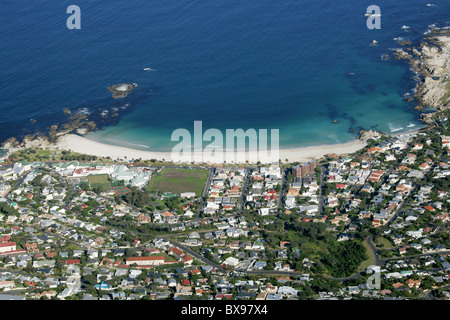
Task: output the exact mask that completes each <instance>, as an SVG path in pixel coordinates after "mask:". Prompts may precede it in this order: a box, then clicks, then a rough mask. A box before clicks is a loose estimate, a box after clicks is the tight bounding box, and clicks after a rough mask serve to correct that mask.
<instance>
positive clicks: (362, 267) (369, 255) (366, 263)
mask: <svg viewBox="0 0 450 320" xmlns="http://www.w3.org/2000/svg"><path fill="white" fill-rule="evenodd" d="M362 244H363V246H364V248H366V254H367V259H366V260H364V261H363V262H361V264H360V265H359V267H358V272H361V271H364V270H366V269H367V268H368V267H369V266H371V265H374V264H375V255H374V253H373V252H372V250H370V247H369V245H368V244H367V242H366V241H363V242H362Z"/></svg>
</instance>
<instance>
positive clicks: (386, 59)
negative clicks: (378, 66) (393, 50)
mask: <svg viewBox="0 0 450 320" xmlns="http://www.w3.org/2000/svg"><path fill="white" fill-rule="evenodd" d="M381 60H383V61H388V60H389V55H388V54H387V53H384V54H382V55H381Z"/></svg>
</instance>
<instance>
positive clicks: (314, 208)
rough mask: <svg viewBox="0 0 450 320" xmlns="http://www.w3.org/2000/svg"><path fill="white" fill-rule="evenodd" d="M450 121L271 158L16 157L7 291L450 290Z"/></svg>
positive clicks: (296, 295) (178, 295)
mask: <svg viewBox="0 0 450 320" xmlns="http://www.w3.org/2000/svg"><path fill="white" fill-rule="evenodd" d="M448 124H449V122H448V115H447V114H440V115H438V118H437V119H436V125H435V126H434V127H432V128H428V129H427V130H421V131H418V132H414V133H408V134H402V135H396V136H388V135H379V136H378V137H377V138H376V139H371V140H369V141H368V145H367V147H366V148H364V149H363V150H360V151H358V152H356V153H354V154H346V155H335V154H328V155H326V156H324V157H323V158H321V159H316V160H311V161H310V162H308V163H283V162H282V161H281V160H280V163H277V164H273V165H270V166H269V165H266V166H264V165H251V164H245V165H244V164H242V165H236V166H232V165H225V164H224V165H220V166H218V165H216V166H206V165H205V166H199V165H197V166H193V165H192V166H185V165H184V166H182V165H176V164H164V165H162V164H155V163H153V164H152V163H151V162H143V161H139V159H133V160H130V161H127V162H123V163H118V162H117V161H100V160H99V159H89V158H82V157H79V159H77V158H76V157H75V156H74V157H73V159H67V160H65V159H60V160H56V159H42V160H41V161H31V160H32V159H34V160H35V158H33V157H32V156H34V155H35V154H36V153H38V154H39V150H38V151H36V150H25V151H22V152H18V153H13V154H9V155H7V156H5V157H4V159H3V160H2V161H3V162H2V163H1V165H0V270H1V272H0V291H1V294H2V295H8V296H14V297H16V298H21V299H60V300H69V299H77V300H80V299H82V300H140V299H188V300H193V299H207V300H225V299H230V300H284V299H321V300H323V299H449V298H450V288H449V278H450V238H449V226H448V221H449V215H448V209H449V199H450V197H449V190H450V188H449V177H448V176H449V172H450V170H449V167H450V164H449V155H450V149H449V140H450V130H449V128H448ZM62 157H65V158H68V157H70V155H67V154H66V155H64V156H62ZM174 177H175V179H174ZM373 279H377V280H378V284H377V285H372V283H373V282H372V280H373Z"/></svg>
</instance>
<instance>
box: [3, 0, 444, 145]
mask: <svg viewBox="0 0 450 320" xmlns="http://www.w3.org/2000/svg"><path fill="white" fill-rule="evenodd" d="M429 2H432V3H434V4H435V6H426V4H427V3H429ZM71 4H76V5H78V6H79V7H80V8H81V30H68V29H67V27H66V19H67V18H68V17H69V15H68V14H66V8H67V7H68V6H69V5H71ZM371 4H377V5H378V6H380V8H381V14H382V18H381V29H380V30H369V29H367V27H366V17H364V14H365V13H366V9H367V7H368V6H369V5H371ZM449 9H450V6H449V3H448V1H446V0H426V1H419V0H398V1H395V2H394V1H391V0H379V1H376V3H373V1H361V0H359V1H357V0H352V1H345V2H344V1H339V2H337V1H331V0H323V1H303V0H283V1H273V0H239V1H237V0H210V1H207V0H197V1H195V0H183V1H182V0H176V1H169V0H149V1H145V0H126V1H125V0H121V1H118V0H108V1H92V0H89V1H88V0H75V1H74V0H71V1H65V0H61V1H39V0H20V1H9V0H2V1H1V2H0V75H1V86H0V114H1V118H0V128H1V130H0V140H4V139H6V138H8V137H10V136H20V135H24V134H26V133H30V132H35V131H36V130H42V129H44V128H46V127H49V126H50V125H52V124H58V123H61V121H63V120H64V119H65V115H64V113H63V108H70V109H71V110H72V111H73V112H76V111H77V110H79V109H80V108H87V110H89V112H91V113H93V114H97V113H98V112H100V111H104V110H111V108H112V107H115V106H122V107H123V110H122V109H121V110H122V115H121V117H120V121H119V122H118V123H115V124H114V125H110V126H106V127H103V128H102V130H100V131H99V132H96V133H93V134H90V135H89V137H91V138H92V139H96V140H100V141H103V142H106V143H113V144H119V145H126V146H133V145H134V146H135V147H138V148H145V149H151V150H170V149H171V148H172V146H173V145H174V144H175V143H173V142H170V136H171V133H172V131H173V130H174V129H177V128H186V129H190V130H191V129H193V122H194V121H195V120H201V121H203V127H204V129H205V130H206V129H207V128H218V129H221V130H224V129H227V128H230V129H234V128H243V129H247V128H255V129H272V128H274V129H280V145H281V146H283V147H296V146H308V145H316V144H329V143H340V142H346V141H350V140H352V139H354V137H355V132H356V131H358V130H359V129H360V128H365V129H369V128H375V129H382V130H384V131H386V132H395V131H396V130H406V129H410V128H411V127H410V128H408V127H407V126H408V125H410V124H415V125H416V127H417V126H419V125H420V123H419V122H418V120H417V114H416V113H415V112H414V110H413V107H414V105H413V104H410V103H406V102H405V101H404V100H403V94H404V93H405V92H411V90H412V89H413V87H414V85H415V84H414V81H413V80H412V76H413V74H412V73H411V71H410V70H409V69H408V66H407V65H406V64H405V63H403V62H398V61H394V60H392V59H391V60H390V61H382V60H381V58H380V57H381V55H382V54H384V53H388V54H392V51H391V50H390V49H392V48H395V47H399V45H398V44H397V43H396V41H395V40H394V38H396V37H404V38H406V39H410V40H412V41H415V42H417V41H420V39H421V38H422V37H423V33H424V32H426V31H427V30H428V29H429V25H431V24H436V25H437V26H447V25H448V24H449V21H450V17H449V14H448V13H449V12H450V10H449ZM404 25H407V26H409V27H410V29H409V30H408V31H404V30H402V26H404ZM374 39H376V40H377V41H378V42H379V45H378V46H375V47H373V46H369V44H370V43H371V42H372V40H374ZM145 67H150V68H152V69H154V71H143V68H145ZM350 73H351V74H354V75H350ZM122 82H133V83H137V84H138V87H137V88H136V89H135V91H133V92H132V93H131V94H130V95H129V96H128V97H126V98H125V99H122V100H114V99H112V97H111V94H110V93H109V92H108V91H107V89H106V88H107V87H108V86H110V85H113V84H117V83H122ZM125 105H126V107H124V106H125ZM30 119H36V120H37V122H36V123H32V122H30ZM333 120H337V121H339V123H338V124H333V123H332V121H333Z"/></svg>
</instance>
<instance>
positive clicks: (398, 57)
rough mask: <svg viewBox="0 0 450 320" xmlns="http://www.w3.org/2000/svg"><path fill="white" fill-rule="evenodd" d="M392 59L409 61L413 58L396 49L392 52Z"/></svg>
mask: <svg viewBox="0 0 450 320" xmlns="http://www.w3.org/2000/svg"><path fill="white" fill-rule="evenodd" d="M394 58H395V59H396V60H411V59H413V58H414V57H413V56H412V55H410V54H409V53H407V52H406V51H405V50H403V49H396V50H395V52H394Z"/></svg>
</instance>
